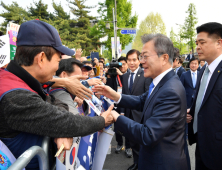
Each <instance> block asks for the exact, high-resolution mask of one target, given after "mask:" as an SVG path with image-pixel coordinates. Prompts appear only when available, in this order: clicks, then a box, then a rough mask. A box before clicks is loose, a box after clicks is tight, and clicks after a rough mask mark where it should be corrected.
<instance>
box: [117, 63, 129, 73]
mask: <svg viewBox="0 0 222 170" xmlns="http://www.w3.org/2000/svg"><path fill="white" fill-rule="evenodd" d="M120 62H121V63H122V66H121V67H120V68H119V69H120V71H121V72H122V73H125V72H126V71H127V69H128V65H127V63H126V61H125V60H121V61H120Z"/></svg>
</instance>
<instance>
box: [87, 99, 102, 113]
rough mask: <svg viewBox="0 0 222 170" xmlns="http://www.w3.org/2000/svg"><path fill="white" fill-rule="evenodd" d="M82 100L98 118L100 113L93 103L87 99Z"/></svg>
mask: <svg viewBox="0 0 222 170" xmlns="http://www.w3.org/2000/svg"><path fill="white" fill-rule="evenodd" d="M84 100H85V101H86V103H87V104H88V105H89V107H90V108H91V109H93V110H94V112H95V113H96V114H97V115H98V116H100V114H101V111H100V110H99V109H98V108H97V107H96V106H95V105H94V104H93V102H92V101H91V100H88V99H84Z"/></svg>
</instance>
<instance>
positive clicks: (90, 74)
mask: <svg viewBox="0 0 222 170" xmlns="http://www.w3.org/2000/svg"><path fill="white" fill-rule="evenodd" d="M85 65H86V66H89V67H91V68H93V66H92V64H89V63H86V64H85ZM92 74H93V75H94V71H93V69H92V70H90V71H88V75H89V77H91V76H92Z"/></svg>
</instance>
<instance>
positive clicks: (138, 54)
mask: <svg viewBox="0 0 222 170" xmlns="http://www.w3.org/2000/svg"><path fill="white" fill-rule="evenodd" d="M134 53H136V55H137V59H138V60H139V56H140V52H139V51H138V50H136V49H132V50H129V51H128V53H127V54H126V60H128V56H129V55H132V54H134Z"/></svg>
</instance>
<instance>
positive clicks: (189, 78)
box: [180, 58, 199, 108]
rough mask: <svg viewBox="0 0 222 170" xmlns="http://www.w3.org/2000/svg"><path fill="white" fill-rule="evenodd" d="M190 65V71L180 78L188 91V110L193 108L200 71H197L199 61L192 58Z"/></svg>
mask: <svg viewBox="0 0 222 170" xmlns="http://www.w3.org/2000/svg"><path fill="white" fill-rule="evenodd" d="M189 65H190V70H188V71H187V72H184V73H183V74H182V75H181V77H180V80H181V82H182V84H183V86H184V88H185V91H186V99H187V108H190V107H191V104H192V102H193V98H194V95H195V92H196V82H197V76H198V74H199V71H197V68H198V59H197V58H192V59H191V60H190V63H189Z"/></svg>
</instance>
